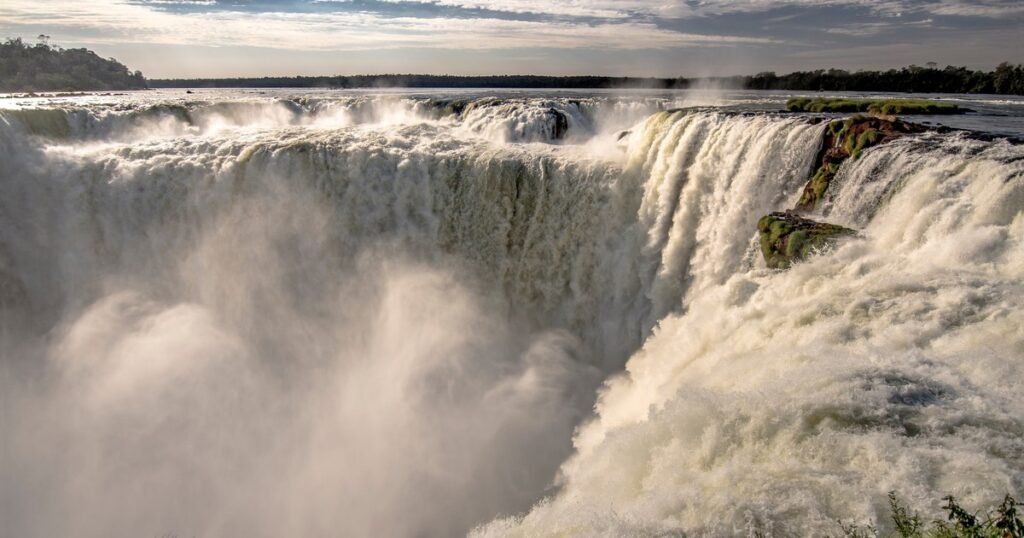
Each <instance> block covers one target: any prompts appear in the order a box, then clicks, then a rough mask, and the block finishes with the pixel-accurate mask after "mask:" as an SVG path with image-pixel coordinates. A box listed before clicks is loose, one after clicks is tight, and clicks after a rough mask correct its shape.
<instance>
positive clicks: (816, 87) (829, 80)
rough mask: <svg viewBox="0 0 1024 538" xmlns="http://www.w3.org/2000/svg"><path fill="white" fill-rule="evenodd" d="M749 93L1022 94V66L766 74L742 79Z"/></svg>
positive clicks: (834, 70)
mask: <svg viewBox="0 0 1024 538" xmlns="http://www.w3.org/2000/svg"><path fill="white" fill-rule="evenodd" d="M737 78H739V77H737ZM742 83H743V87H745V88H747V89H752V90H801V91H822V90H823V91H840V92H855V91H861V92H864V91H876V92H877V91H884V92H935V93H998V94H1016V95H1024V65H1012V64H1010V63H1008V62H1003V63H1001V64H999V66H998V67H996V68H995V70H994V71H974V70H971V69H967V68H966V67H955V66H952V65H950V66H947V67H945V68H939V67H938V66H934V67H931V66H929V67H918V66H916V65H911V66H908V67H904V68H902V69H889V70H888V71H845V70H842V69H817V70H814V71H798V72H795V73H790V74H788V75H776V74H775V73H771V72H766V73H758V74H757V75H754V76H752V77H742Z"/></svg>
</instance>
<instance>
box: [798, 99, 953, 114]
mask: <svg viewBox="0 0 1024 538" xmlns="http://www.w3.org/2000/svg"><path fill="white" fill-rule="evenodd" d="M786 110H788V111H790V112H842V113H847V112H870V113H872V114H883V115H886V116H889V115H893V114H962V113H963V112H964V110H963V109H961V108H960V107H958V106H957V105H954V104H951V103H939V102H935V101H928V100H926V99H883V100H873V99H821V98H818V99H810V98H807V97H795V98H793V99H790V100H788V101H786Z"/></svg>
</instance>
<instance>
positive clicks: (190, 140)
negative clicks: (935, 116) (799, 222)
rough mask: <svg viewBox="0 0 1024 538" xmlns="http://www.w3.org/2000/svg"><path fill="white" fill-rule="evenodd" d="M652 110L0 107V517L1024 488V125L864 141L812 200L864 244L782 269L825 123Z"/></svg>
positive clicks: (357, 104) (232, 522)
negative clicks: (775, 233) (792, 215)
mask: <svg viewBox="0 0 1024 538" xmlns="http://www.w3.org/2000/svg"><path fill="white" fill-rule="evenodd" d="M652 106H653V107H655V108H660V107H662V106H663V104H657V103H655V104H651V103H646V102H644V103H641V104H639V105H633V106H629V105H625V104H623V103H622V102H618V101H616V102H604V101H599V100H591V101H586V100H584V101H580V100H568V99H561V100H559V99H555V100H552V99H538V100H530V99H525V98H524V99H515V100H508V101H501V100H495V99H485V100H483V101H480V102H476V101H472V100H468V103H467V102H464V101H458V100H444V101H433V100H424V99H396V98H381V99H380V100H374V99H373V98H369V97H359V98H352V99H347V100H340V101H331V100H316V99H295V100H285V101H281V100H278V101H257V102H246V103H202V104H195V105H190V104H184V105H175V106H170V105H168V104H160V105H157V106H152V105H147V106H146V107H142V108H130V107H129V108H126V109H123V110H114V109H110V108H109V107H98V108H97V107H93V108H81V109H76V110H71V111H64V110H60V111H53V110H26V111H21V112H18V113H12V112H9V111H7V112H0V119H2V120H3V121H0V144H3V147H2V148H0V149H3V150H4V154H5V155H7V156H8V157H5V158H4V161H5V162H4V164H5V167H4V168H3V172H0V189H2V192H3V197H2V199H0V223H2V224H3V230H4V233H3V236H2V237H0V279H2V281H0V290H2V291H3V293H4V295H3V296H2V297H0V299H3V300H2V301H0V314H2V316H3V317H2V318H0V322H2V323H3V329H4V330H3V332H2V334H0V338H2V340H3V343H4V346H3V352H2V357H0V358H2V360H0V390H2V393H0V394H2V396H0V400H2V403H3V404H4V405H3V411H0V427H2V428H3V430H4V431H5V432H11V435H9V436H5V438H6V440H5V442H4V443H2V444H0V450H2V451H0V483H14V484H19V488H17V489H16V490H12V489H8V488H4V489H3V491H2V493H0V495H3V498H2V501H3V502H0V520H3V521H5V522H7V526H8V528H10V529H12V532H14V534H16V535H18V536H51V535H69V534H74V535H76V536H135V535H138V534H157V535H159V534H167V533H172V534H179V535H192V534H195V535H237V534H244V535H249V536H282V535H300V536H321V535H330V536H334V535H338V534H345V535H387V536H447V535H452V534H457V533H461V532H465V531H467V530H469V529H470V528H471V527H473V526H476V525H482V524H484V526H481V527H479V528H478V529H477V530H476V531H475V532H477V533H479V534H481V535H505V534H518V535H524V536H533V535H548V534H559V533H568V534H574V535H581V536H584V535H585V536H590V535H602V534H603V535H609V536H618V535H624V534H647V533H651V534H657V533H664V532H674V531H687V532H691V533H696V534H702V533H703V534H733V533H735V532H736V531H737V530H743V529H746V528H748V527H758V528H760V529H768V530H773V529H774V531H776V532H778V533H795V534H803V533H808V532H809V533H820V532H832V531H834V530H835V528H836V527H835V526H834V520H835V518H837V517H842V518H844V519H851V518H858V517H859V518H863V517H865V516H871V515H875V514H876V510H877V509H878V508H879V506H880V505H879V503H880V502H881V501H883V500H884V494H885V492H886V491H888V490H889V489H897V490H898V491H900V492H901V493H902V494H904V495H905V496H906V497H907V498H909V499H911V500H913V501H922V500H929V501H931V500H934V499H937V498H939V497H941V494H945V493H956V494H958V495H960V496H963V497H964V498H966V499H967V500H969V501H977V500H982V499H991V498H994V497H996V496H999V495H1001V494H1002V493H1005V492H1008V491H1018V490H1019V489H1020V488H1021V478H1022V474H1021V469H1022V465H1021V464H1022V461H1021V458H1022V453H1024V451H1022V442H1021V441H1020V433H1021V426H1020V424H1019V422H1018V419H1017V418H1016V417H1018V416H1021V411H1022V409H1021V406H1022V402H1021V401H1019V398H1015V397H1014V392H1015V391H1019V388H1020V387H1019V383H1017V382H1015V380H1014V374H1015V373H1016V372H1019V369H1020V368H1021V366H1022V365H1021V360H1022V355H1024V353H1022V350H1024V335H1022V334H1021V331H1020V327H1021V321H1022V319H1021V317H1022V316H1024V313H1022V311H1021V310H1022V309H1021V308H1020V305H1019V304H1017V303H1016V302H1015V300H1016V299H1015V298H1016V297H1020V296H1021V295H1020V292H1021V291H1024V290H1022V289H1020V288H1021V284H1019V283H1020V282H1021V276H1024V274H1022V273H1024V254H1022V251H1021V249H1020V247H1021V246H1022V238H1024V217H1022V216H1021V208H1022V207H1024V200H1022V196H1024V194H1022V193H1024V186H1022V182H1024V179H1022V175H1024V172H1022V166H1024V165H1022V164H1021V163H1024V160H1022V155H1024V151H1022V150H1021V147H1020V146H1015V145H1011V144H1008V143H1005V142H980V141H974V140H970V139H966V138H963V137H961V136H959V135H926V136H924V137H922V138H915V139H907V140H902V141H899V142H898V143H894V144H892V145H888V146H882V147H879V148H875V149H873V150H870V151H868V152H866V153H865V154H864V156H863V157H862V158H861V159H860V160H858V161H856V162H852V163H849V164H848V165H846V166H844V168H843V170H842V172H841V174H840V176H839V177H838V178H837V186H836V188H835V191H834V192H833V193H832V196H831V198H829V199H828V200H827V203H826V204H825V206H824V208H823V210H822V213H823V216H824V217H825V218H827V219H828V220H830V221H833V222H836V223H839V224H844V225H849V226H853V227H855V228H857V229H859V230H862V236H861V237H859V238H858V239H855V240H849V241H847V242H845V243H843V244H842V245H841V247H840V248H839V249H837V250H836V251H834V252H832V253H827V254H824V255H821V256H818V257H815V258H814V259H812V260H810V261H808V262H807V263H805V264H801V265H798V266H796V267H794V268H792V269H791V270H789V271H787V272H777V271H769V270H767V269H765V268H764V264H763V262H762V261H761V259H760V256H759V254H758V253H757V250H756V238H755V234H756V231H755V223H756V222H757V220H758V218H759V217H760V216H762V215H764V214H766V213H768V212H770V211H774V210H779V209H783V208H786V207H791V206H792V205H793V202H794V201H795V199H796V197H798V196H799V191H800V189H801V188H802V187H803V184H804V183H805V182H806V178H807V173H808V171H809V168H810V166H811V161H812V160H813V158H814V155H815V153H816V151H817V149H818V148H817V144H818V141H819V140H820V135H821V132H822V130H823V128H824V127H823V126H822V125H812V124H809V123H806V122H804V121H802V120H800V119H796V118H780V117H776V116H770V115H737V114H727V113H721V112H714V111H703V112H701V111H669V112H659V113H656V114H654V115H651V116H649V117H647V118H646V119H644V120H643V121H642V122H641V123H640V124H638V125H636V126H635V127H634V128H633V129H632V130H631V131H630V133H629V134H628V137H624V138H622V140H621V141H618V142H616V139H617V138H619V137H620V136H621V135H619V134H618V132H617V131H618V130H620V129H623V128H625V127H627V126H629V125H630V124H631V123H632V121H633V120H630V119H629V118H634V120H640V119H642V118H643V116H644V115H646V114H648V113H649V112H651V111H652V109H651V108H649V107H652ZM552 111H557V112H558V113H559V114H562V115H564V118H565V119H564V122H565V123H564V126H566V127H567V128H568V131H567V133H565V136H555V135H556V134H558V133H556V132H555V131H556V130H554V129H553V125H555V126H557V125H556V124H557V122H558V121H561V120H558V119H557V116H556V115H554V112H552ZM552 122H556V123H555V124H553V123H552ZM555 138H557V139H558V140H554V139H555ZM510 142H557V143H556V144H537V143H527V144H516V143H510ZM652 331H653V332H652ZM641 346H642V348H641ZM638 349H639V351H637V350H638ZM634 352H635V354H634ZM631 355H632V356H631ZM627 359H628V362H626V360H627ZM624 364H625V372H624V373H622V374H616V372H619V371H620V370H621V369H622V367H623V365H624ZM609 374H616V375H613V377H611V378H610V379H608V380H607V381H606V383H605V386H604V388H603V389H601V390H600V391H599V394H600V397H599V399H598V403H597V407H596V411H597V414H596V415H595V416H593V417H592V418H590V419H588V420H587V422H586V423H585V425H584V426H582V427H581V428H580V429H579V430H578V431H576V434H575V437H573V431H574V428H575V427H576V426H577V425H578V424H579V423H580V422H581V421H583V420H584V419H586V417H587V416H588V415H589V412H590V408H591V405H592V404H593V402H594V398H595V389H596V387H597V386H598V384H599V383H600V382H601V379H602V378H603V377H604V376H606V375H609ZM573 439H574V441H573ZM573 442H574V444H575V453H574V454H572V444H571V443H573ZM570 456H571V457H570ZM566 458H568V460H566ZM563 462H564V464H563ZM560 464H561V465H562V467H561V469H562V470H561V473H560V478H559V479H558V486H557V488H555V489H551V486H552V483H553V479H554V478H555V474H556V470H557V469H558V467H559V465H560ZM544 495H550V498H549V500H547V501H545V502H543V503H541V504H537V505H536V506H534V507H533V508H532V509H530V506H531V505H532V504H534V503H535V502H536V501H537V500H538V499H539V498H540V497H542V496H544ZM43 497H45V498H46V499H48V502H47V503H46V505H45V506H42V507H40V506H39V505H38V504H37V503H36V501H35V500H36V499H39V498H43ZM526 510H529V512H528V513H526V514H525V515H523V516H517V517H508V518H506V519H499V520H497V521H495V522H493V523H490V524H486V522H487V521H488V520H489V519H491V518H493V517H495V516H500V515H504V516H508V515H510V514H515V513H517V512H522V511H526Z"/></svg>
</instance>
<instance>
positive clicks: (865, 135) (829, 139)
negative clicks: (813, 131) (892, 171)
mask: <svg viewBox="0 0 1024 538" xmlns="http://www.w3.org/2000/svg"><path fill="white" fill-rule="evenodd" d="M925 130H927V128H925V127H923V126H921V125H918V124H915V123H908V122H905V121H900V120H898V119H891V118H881V117H870V116H859V115H858V116H853V117H851V118H847V119H845V120H835V121H833V122H830V123H829V125H828V129H826V130H825V137H824V140H823V141H822V145H821V150H820V151H819V152H818V156H817V158H816V159H815V161H814V171H813V175H812V176H811V179H810V180H809V181H808V182H807V185H806V186H805V187H804V192H803V194H802V195H801V196H800V201H799V202H797V204H796V207H795V208H794V209H795V210H796V211H797V212H800V213H808V212H811V211H814V209H815V208H816V207H817V206H818V203H819V202H820V201H821V200H822V198H823V197H824V195H825V192H826V191H827V190H828V187H829V185H830V184H831V183H832V179H833V178H835V175H836V173H838V172H839V166H840V165H841V164H842V163H843V162H844V161H846V160H847V159H850V158H852V159H858V158H859V157H860V155H861V153H862V152H863V151H864V150H866V149H868V148H870V147H873V146H877V145H880V144H885V143H887V142H891V141H892V140H895V139H897V138H899V137H901V136H904V135H907V134H911V133H920V132H923V131H925Z"/></svg>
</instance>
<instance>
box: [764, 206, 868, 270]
mask: <svg viewBox="0 0 1024 538" xmlns="http://www.w3.org/2000/svg"><path fill="white" fill-rule="evenodd" d="M757 230H758V232H760V233H761V254H762V255H763V256H764V260H765V262H766V263H767V264H768V267H771V268H772V269H785V268H787V267H789V266H790V265H793V264H794V263H796V262H798V261H800V260H803V259H804V258H806V257H808V256H810V255H811V254H813V253H814V252H818V251H822V250H827V249H829V248H832V246H834V244H835V242H836V241H837V240H839V239H840V238H842V237H848V236H852V235H854V234H856V232H855V231H853V230H851V229H849V228H844V227H842V226H839V225H836V224H828V223H824V222H816V221H813V220H810V219H805V218H803V217H800V216H797V215H795V214H793V213H788V212H787V213H771V214H769V215H765V216H763V217H761V220H759V221H758V222H757Z"/></svg>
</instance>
